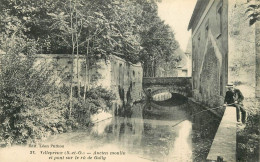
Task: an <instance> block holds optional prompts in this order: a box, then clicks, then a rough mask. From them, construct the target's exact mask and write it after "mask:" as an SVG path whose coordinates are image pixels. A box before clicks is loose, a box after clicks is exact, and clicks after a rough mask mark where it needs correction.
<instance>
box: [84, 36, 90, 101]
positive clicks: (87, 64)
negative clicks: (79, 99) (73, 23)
mask: <svg viewBox="0 0 260 162" xmlns="http://www.w3.org/2000/svg"><path fill="white" fill-rule="evenodd" d="M88 48H89V40H88V43H87V56H86V71H85V85H84V101H86V93H87V84H89V83H87V80H88V74H89V57H88Z"/></svg>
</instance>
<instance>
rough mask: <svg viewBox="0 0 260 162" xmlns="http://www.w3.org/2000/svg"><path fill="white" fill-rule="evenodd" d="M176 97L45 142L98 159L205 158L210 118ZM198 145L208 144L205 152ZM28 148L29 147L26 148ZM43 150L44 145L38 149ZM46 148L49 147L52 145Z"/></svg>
mask: <svg viewBox="0 0 260 162" xmlns="http://www.w3.org/2000/svg"><path fill="white" fill-rule="evenodd" d="M175 97H176V96H175ZM173 100H174V99H172V100H168V101H165V102H156V103H138V104H135V105H133V106H132V107H131V108H130V111H131V115H130V116H128V117H122V116H121V117H120V116H115V117H113V118H110V119H107V120H104V121H101V122H99V123H96V124H95V125H94V126H93V127H91V128H89V129H87V130H81V131H77V132H70V133H64V134H58V135H54V136H51V137H50V138H49V139H48V140H47V141H44V142H43V143H44V144H46V145H64V148H62V149H57V148H55V149H56V150H62V151H66V150H72V151H73V150H74V151H82V152H84V156H86V157H88V156H92V158H96V159H95V161H106V162H107V161H111V162H112V161H122V162H127V161H159V162H163V161H165V162H175V161H177V162H179V161H180V162H182V161H185V162H189V161H200V160H201V159H205V156H206V154H207V151H206V152H205V150H209V148H210V144H211V142H212V139H213V137H214V134H212V133H211V134H212V137H211V139H210V140H209V142H207V141H208V140H207V139H208V137H210V136H208V135H207V134H206V135H205V136H206V137H203V136H202V135H201V134H202V133H201V132H205V130H206V131H209V129H208V128H209V127H202V126H203V125H205V123H206V122H208V119H207V118H206V117H205V116H198V117H196V118H194V117H191V114H192V113H194V112H192V111H191V110H192V109H191V108H189V107H188V105H187V104H185V103H181V105H174V106H172V105H173V104H172V103H171V102H172V101H173ZM205 120H207V121H206V122H205ZM181 121H182V122H181ZM180 122H181V123H180ZM178 123H179V124H178ZM176 124H178V125H176ZM215 130H216V129H214V131H215ZM214 131H213V132H214ZM198 132H199V133H198ZM209 132H210V131H209ZM211 132H212V131H211ZM198 136H199V137H198ZM201 141H203V142H202V143H201ZM205 142H206V143H207V145H205ZM199 147H205V148H203V151H204V153H203V152H200V150H199V149H200V148H199ZM55 149H54V150H55ZM29 150H30V148H28V147H27V148H26V149H24V151H28V152H29ZM41 150H42V151H44V148H42V149H40V150H38V152H39V151H41ZM47 150H48V151H50V149H49V148H48V149H47ZM9 152H10V151H9ZM12 152H15V151H12ZM19 153H21V152H20V151H19ZM111 153H112V155H111ZM27 154H28V153H27ZM41 156H42V159H43V161H47V160H48V159H46V158H47V157H46V156H45V155H41ZM198 157H199V158H198ZM27 158H33V157H32V156H27ZM57 158H58V157H57ZM60 158H61V157H60ZM39 159H40V158H39ZM9 160H10V159H9ZM20 160H21V159H20ZM26 160H27V159H26ZM26 160H25V161H26ZM34 160H35V159H34ZM57 160H59V159H56V161H57ZM21 161H22V160H21ZM38 162H40V161H39V160H38Z"/></svg>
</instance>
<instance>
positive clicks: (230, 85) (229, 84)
mask: <svg viewBox="0 0 260 162" xmlns="http://www.w3.org/2000/svg"><path fill="white" fill-rule="evenodd" d="M226 87H230V88H231V87H234V85H233V84H232V83H228V84H227V85H226Z"/></svg>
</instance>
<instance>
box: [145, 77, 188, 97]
mask: <svg viewBox="0 0 260 162" xmlns="http://www.w3.org/2000/svg"><path fill="white" fill-rule="evenodd" d="M143 89H144V92H145V93H146V94H148V90H150V91H151V92H150V93H151V95H152V96H153V95H156V94H159V93H163V92H170V93H177V94H181V95H183V96H185V97H191V94H192V93H191V92H192V78H191V77H144V78H143Z"/></svg>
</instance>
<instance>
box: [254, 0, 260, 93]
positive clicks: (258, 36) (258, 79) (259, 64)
mask: <svg viewBox="0 0 260 162" xmlns="http://www.w3.org/2000/svg"><path fill="white" fill-rule="evenodd" d="M256 3H259V0H257V1H256ZM255 53H256V59H255V60H256V66H255V83H256V88H255V96H256V98H260V22H259V21H256V23H255Z"/></svg>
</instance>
